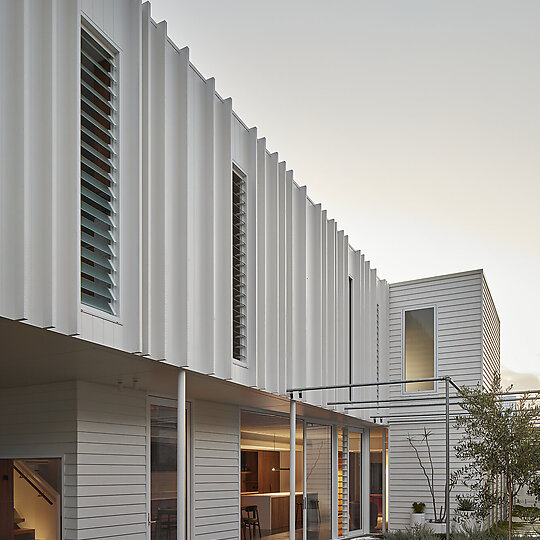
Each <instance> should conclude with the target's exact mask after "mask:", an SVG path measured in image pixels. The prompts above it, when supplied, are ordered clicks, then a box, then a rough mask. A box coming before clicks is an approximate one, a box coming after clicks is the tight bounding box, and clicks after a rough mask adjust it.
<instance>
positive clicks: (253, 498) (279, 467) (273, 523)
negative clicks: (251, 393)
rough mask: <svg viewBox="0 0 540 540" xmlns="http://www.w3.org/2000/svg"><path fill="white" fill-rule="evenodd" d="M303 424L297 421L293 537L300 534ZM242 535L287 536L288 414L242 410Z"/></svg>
mask: <svg viewBox="0 0 540 540" xmlns="http://www.w3.org/2000/svg"><path fill="white" fill-rule="evenodd" d="M302 430H303V424H302V422H301V421H298V422H297V424H296V445H295V447H296V453H295V458H296V459H295V467H296V475H295V478H296V495H295V529H296V537H297V538H298V539H301V538H302V507H303V505H302V486H303V474H302V465H303V453H302V452H303V446H302V436H303V432H302ZM240 445H241V468H240V486H241V505H240V506H241V518H240V527H241V538H242V539H244V538H245V539H247V538H257V539H258V538H272V539H277V538H285V537H286V538H287V539H288V538H289V532H288V531H289V508H290V506H289V505H290V491H289V490H290V483H289V481H290V480H289V479H290V452H289V449H290V427H289V418H288V417H286V416H278V415H272V414H263V413H256V412H251V411H242V413H241V437H240Z"/></svg>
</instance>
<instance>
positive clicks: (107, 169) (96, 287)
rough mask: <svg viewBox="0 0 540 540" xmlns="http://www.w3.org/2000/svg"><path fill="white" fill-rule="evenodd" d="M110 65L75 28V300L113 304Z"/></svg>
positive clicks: (106, 307)
mask: <svg viewBox="0 0 540 540" xmlns="http://www.w3.org/2000/svg"><path fill="white" fill-rule="evenodd" d="M115 73H116V66H115V58H114V55H113V54H111V53H109V52H108V51H107V50H106V49H105V48H104V47H103V46H102V45H100V44H99V43H98V41H97V40H96V39H94V38H93V37H92V36H91V35H90V34H89V33H88V32H87V31H85V30H84V29H81V301H82V303H83V304H86V305H88V306H92V307H94V308H97V309H99V310H102V311H105V312H107V313H110V314H115V308H116V273H117V272H116V246H115V244H116V225H117V215H116V197H115V195H116V180H117V174H116V161H117V160H116V148H117V145H116V132H117V129H116V125H117V112H116V102H117V99H116V86H117V85H116V80H115Z"/></svg>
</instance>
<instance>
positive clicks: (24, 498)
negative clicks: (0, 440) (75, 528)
mask: <svg viewBox="0 0 540 540" xmlns="http://www.w3.org/2000/svg"><path fill="white" fill-rule="evenodd" d="M61 506H62V460H61V459H60V458H33V459H1V460H0V538H2V539H4V538H5V539H6V540H13V539H14V538H15V539H17V540H35V539H36V538H39V539H40V540H60V539H61V519H62V511H61Z"/></svg>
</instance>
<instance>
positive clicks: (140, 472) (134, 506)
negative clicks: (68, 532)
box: [65, 381, 148, 540]
mask: <svg viewBox="0 0 540 540" xmlns="http://www.w3.org/2000/svg"><path fill="white" fill-rule="evenodd" d="M146 437H147V425H146V393H145V392H142V391H136V390H130V389H127V388H124V389H123V390H122V391H119V390H118V389H117V388H116V387H112V386H104V385H97V384H90V383H84V382H80V381H79V382H78V383H77V460H76V465H75V466H76V473H77V478H76V483H75V484H71V483H69V484H67V485H66V487H65V492H66V494H72V495H73V497H76V514H75V513H74V515H71V514H72V513H71V512H70V519H69V520H66V526H73V527H77V529H78V534H79V538H111V537H114V536H117V535H123V536H122V537H123V538H126V539H127V538H129V539H132V540H136V539H138V540H143V539H144V538H146V529H147V521H148V520H147V514H146V472H147V469H146V463H147V459H146ZM73 510H75V509H73Z"/></svg>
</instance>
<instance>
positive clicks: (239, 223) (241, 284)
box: [232, 172, 247, 362]
mask: <svg viewBox="0 0 540 540" xmlns="http://www.w3.org/2000/svg"><path fill="white" fill-rule="evenodd" d="M232 258H233V264H232V279H233V284H232V297H233V298H232V321H233V336H232V337H233V358H235V359H236V360H240V361H243V362H245V361H246V322H247V321H246V180H245V178H242V177H241V176H239V175H238V174H236V173H235V172H233V175H232Z"/></svg>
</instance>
